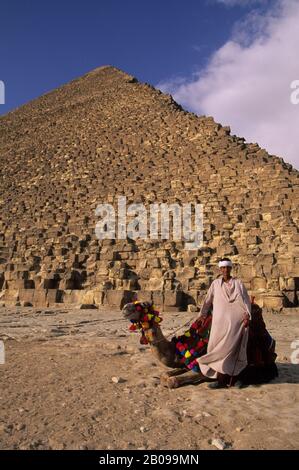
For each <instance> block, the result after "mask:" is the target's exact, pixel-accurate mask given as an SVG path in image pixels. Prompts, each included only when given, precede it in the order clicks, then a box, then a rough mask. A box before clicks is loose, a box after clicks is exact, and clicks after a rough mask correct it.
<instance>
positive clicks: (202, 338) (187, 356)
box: [171, 315, 212, 372]
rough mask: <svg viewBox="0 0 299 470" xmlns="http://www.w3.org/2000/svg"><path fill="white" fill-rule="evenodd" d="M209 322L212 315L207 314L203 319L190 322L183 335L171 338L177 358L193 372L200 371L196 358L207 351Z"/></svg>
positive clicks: (210, 322)
mask: <svg viewBox="0 0 299 470" xmlns="http://www.w3.org/2000/svg"><path fill="white" fill-rule="evenodd" d="M211 324H212V315H208V316H207V317H206V318H205V319H204V320H196V321H195V322H194V323H192V325H191V327H190V328H189V330H187V331H185V333H184V334H183V335H181V336H179V337H176V336H174V337H173V338H172V340H171V341H172V342H174V343H175V347H176V354H177V356H178V360H179V362H180V363H181V364H182V365H183V366H185V367H186V368H187V369H190V370H193V371H194V372H199V371H200V369H199V365H198V363H197V361H196V359H197V358H198V357H200V356H203V355H204V354H206V352H207V347H208V342H209V335H210V329H211Z"/></svg>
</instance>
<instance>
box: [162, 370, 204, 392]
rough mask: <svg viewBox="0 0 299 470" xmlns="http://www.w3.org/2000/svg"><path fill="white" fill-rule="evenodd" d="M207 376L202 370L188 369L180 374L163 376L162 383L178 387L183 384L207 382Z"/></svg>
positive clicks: (170, 386) (169, 386)
mask: <svg viewBox="0 0 299 470" xmlns="http://www.w3.org/2000/svg"><path fill="white" fill-rule="evenodd" d="M206 380H207V378H206V377H205V376H204V375H203V374H202V373H201V372H193V371H192V370H189V371H187V372H186V373H185V374H182V375H180V376H172V377H167V376H164V377H161V384H162V385H164V386H166V387H168V388H178V387H181V386H182V385H191V384H196V383H199V382H205V381H206Z"/></svg>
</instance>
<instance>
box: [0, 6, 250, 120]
mask: <svg viewBox="0 0 299 470" xmlns="http://www.w3.org/2000/svg"><path fill="white" fill-rule="evenodd" d="M249 10H250V7H240V6H236V7H233V8H228V7H226V6H225V5H223V4H221V2H220V3H218V2H216V1H213V0H201V1H200V0H188V2H182V1H181V0H180V1H179V0H163V1H161V0H159V1H158V0H150V1H148V0H143V1H141V0H138V1H137V0H126V1H123V0H106V1H103V0H98V1H95V0H85V1H84V2H80V1H70V0H60V1H58V0H52V1H51V2H50V1H40V0H2V2H1V10H0V18H1V19H0V21H1V28H0V80H2V81H3V82H4V83H5V87H6V88H5V91H6V104H5V105H1V106H0V113H1V114H4V113H6V112H7V111H9V110H11V109H13V108H15V107H17V106H19V105H21V104H23V103H25V102H27V101H29V100H31V99H32V98H35V97H38V96H40V95H41V94H42V93H45V92H47V91H49V90H51V89H53V88H56V87H57V86H60V85H62V84H63V83H66V82H68V81H69V80H72V79H73V78H75V77H78V76H80V75H83V74H84V73H86V72H88V71H89V70H92V69H93V68H95V67H98V66H100V65H105V64H110V65H114V66H116V67H118V68H120V69H122V70H125V71H127V72H128V73H131V74H133V75H135V76H136V77H137V78H138V79H139V80H140V81H145V82H149V83H151V84H153V85H155V84H156V83H158V82H160V81H163V80H165V79H167V78H169V77H172V76H177V75H183V76H186V75H189V74H191V73H192V72H194V71H195V70H198V69H200V68H201V67H203V66H204V64H205V63H206V61H207V60H208V58H209V56H210V55H211V53H212V52H213V51H215V50H217V49H218V48H219V47H220V46H221V45H222V44H223V43H225V41H226V40H227V39H228V38H229V36H230V34H231V30H232V28H233V25H234V24H235V23H236V21H237V20H238V19H240V17H242V16H244V15H246V13H247V12H248V11H249Z"/></svg>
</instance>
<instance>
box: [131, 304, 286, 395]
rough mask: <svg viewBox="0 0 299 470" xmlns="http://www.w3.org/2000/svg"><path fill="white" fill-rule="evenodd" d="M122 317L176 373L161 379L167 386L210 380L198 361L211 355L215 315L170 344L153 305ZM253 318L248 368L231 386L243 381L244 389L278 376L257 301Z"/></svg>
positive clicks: (140, 306)
mask: <svg viewBox="0 0 299 470" xmlns="http://www.w3.org/2000/svg"><path fill="white" fill-rule="evenodd" d="M122 313H123V315H124V317H125V318H126V319H127V320H129V321H130V323H131V326H130V328H129V329H130V331H131V332H140V333H141V337H140V343H141V344H149V346H150V347H151V350H152V352H153V354H154V355H155V357H156V358H157V359H158V360H159V361H160V362H161V363H162V364H163V365H164V366H166V367H168V368H171V369H173V370H171V371H169V372H167V373H166V374H165V375H163V376H162V377H161V382H162V383H163V384H164V385H166V386H168V387H170V388H175V387H179V386H181V385H186V384H194V383H198V382H202V381H207V380H208V379H207V378H206V377H205V376H203V375H202V373H201V372H200V368H199V365H198V363H197V358H199V357H201V356H203V355H204V354H206V352H207V347H208V342H209V334H210V328H211V324H212V314H209V315H208V316H207V317H206V318H205V319H204V320H202V319H197V320H195V321H194V322H193V323H192V324H191V326H190V328H189V329H188V330H187V331H185V332H184V334H182V335H180V336H174V337H173V338H171V339H170V340H169V339H167V338H165V336H164V335H163V333H162V329H161V322H162V317H161V316H160V312H159V311H158V310H157V309H156V308H155V306H154V305H153V303H152V302H140V301H135V302H131V303H128V304H126V305H125V306H124V308H123V310H122ZM251 316H252V319H251V321H250V323H249V338H248V346H247V359H248V366H247V367H246V369H244V370H243V371H242V372H241V374H239V376H237V377H234V378H233V380H231V382H230V384H233V383H235V382H237V381H238V382H240V381H242V383H243V384H244V385H250V384H257V383H265V382H268V381H270V380H272V379H273V378H275V377H276V376H277V375H278V372H277V367H276V364H275V359H276V354H275V341H274V340H273V338H272V337H271V335H270V334H269V332H268V331H267V329H266V326H265V323H264V320H263V316H262V310H261V308H260V307H259V306H258V305H257V304H256V303H255V302H254V298H252V303H251Z"/></svg>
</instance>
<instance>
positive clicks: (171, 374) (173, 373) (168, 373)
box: [163, 367, 188, 377]
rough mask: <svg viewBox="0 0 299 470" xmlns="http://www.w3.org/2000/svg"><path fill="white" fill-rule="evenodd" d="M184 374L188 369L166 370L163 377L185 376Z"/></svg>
mask: <svg viewBox="0 0 299 470" xmlns="http://www.w3.org/2000/svg"><path fill="white" fill-rule="evenodd" d="M186 372H188V369H186V368H185V367H183V368H181V369H173V370H168V371H166V372H165V374H163V375H165V376H167V377H175V376H177V375H182V374H185V373H186Z"/></svg>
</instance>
